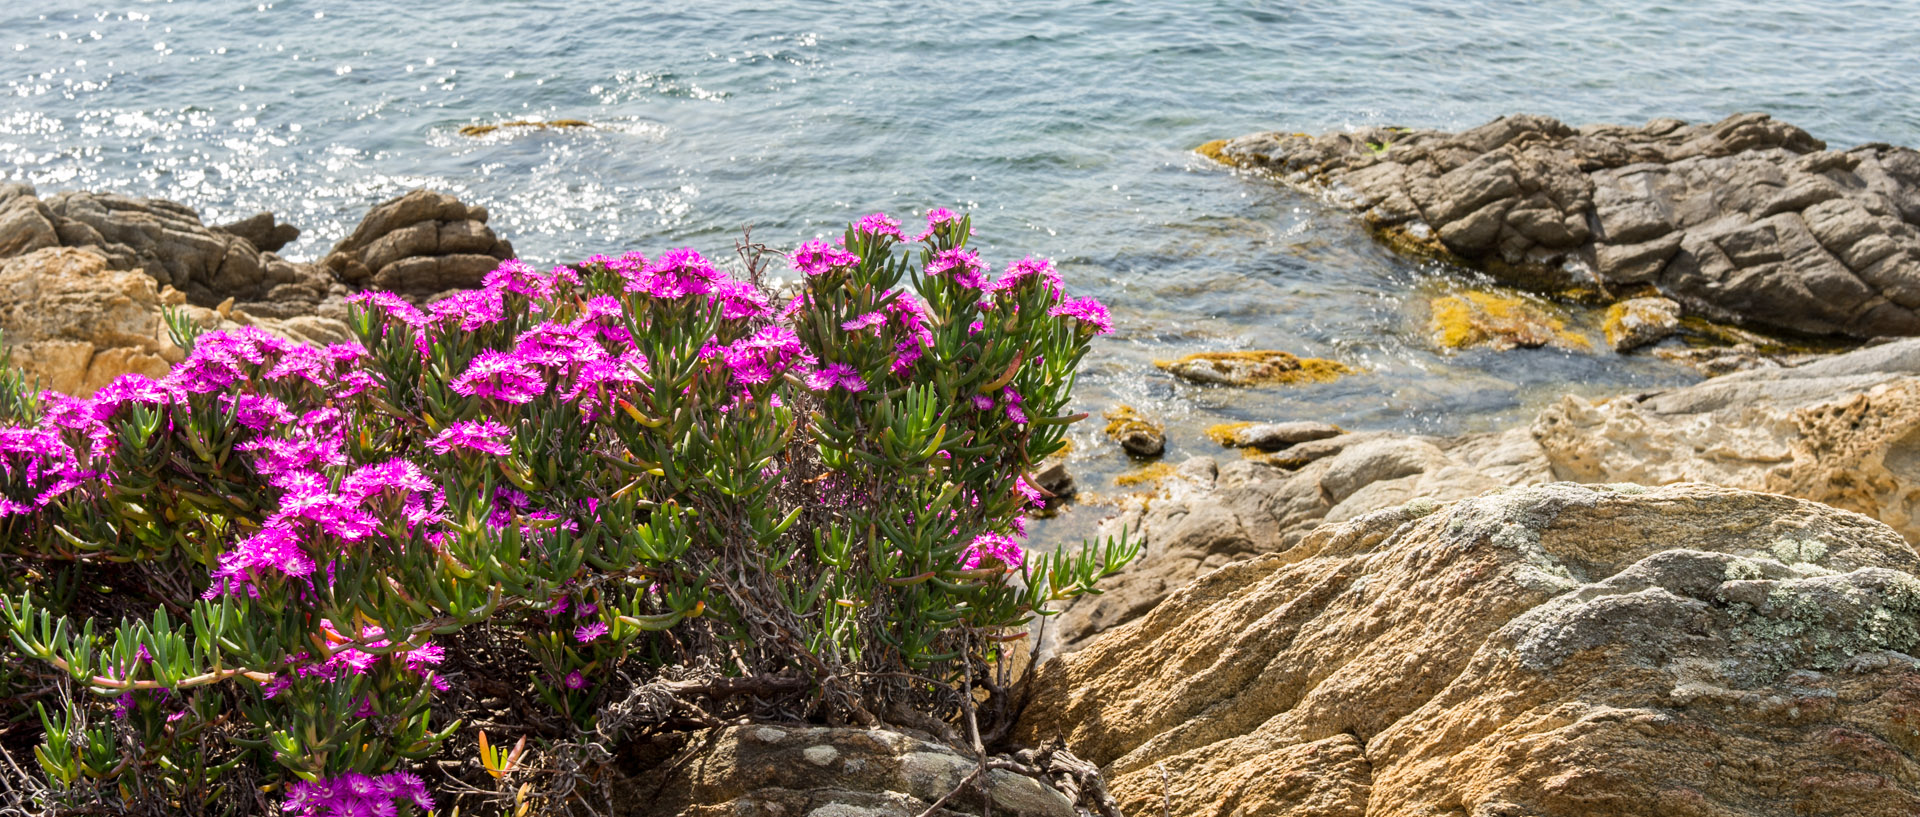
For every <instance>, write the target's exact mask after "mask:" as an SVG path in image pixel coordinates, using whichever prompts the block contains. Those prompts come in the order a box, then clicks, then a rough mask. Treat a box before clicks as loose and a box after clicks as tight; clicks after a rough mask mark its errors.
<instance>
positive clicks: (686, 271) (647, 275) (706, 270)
mask: <svg viewBox="0 0 1920 817" xmlns="http://www.w3.org/2000/svg"><path fill="white" fill-rule="evenodd" d="M622 260H623V261H624V260H625V259H622ZM725 277H726V276H725V275H723V274H721V272H720V270H718V269H715V268H714V266H713V265H712V264H709V263H707V259H705V258H703V257H701V255H700V253H698V252H695V251H693V250H690V249H679V250H668V251H667V254H665V255H662V256H660V257H659V258H657V259H655V260H654V261H653V263H651V264H648V265H647V266H646V268H645V269H644V270H642V271H641V272H640V274H639V275H638V276H635V277H632V278H629V279H628V281H627V286H626V290H627V291H628V292H645V293H647V294H648V295H652V296H653V297H655V298H662V299H667V300H672V299H675V298H684V297H686V296H688V295H704V294H706V293H709V292H712V291H713V288H714V286H715V285H716V284H718V283H719V282H720V281H721V279H723V278H725Z"/></svg>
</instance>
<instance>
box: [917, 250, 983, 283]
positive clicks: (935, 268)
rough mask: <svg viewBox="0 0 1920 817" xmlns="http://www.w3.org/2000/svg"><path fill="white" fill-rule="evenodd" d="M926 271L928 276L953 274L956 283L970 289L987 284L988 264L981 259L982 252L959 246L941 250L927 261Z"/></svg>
mask: <svg viewBox="0 0 1920 817" xmlns="http://www.w3.org/2000/svg"><path fill="white" fill-rule="evenodd" d="M926 273H927V276H928V277H933V276H936V275H951V276H953V282H954V283H956V284H959V285H961V286H963V287H966V288H968V289H980V288H982V287H985V286H986V285H987V265H986V263H985V262H983V261H981V260H980V254H979V253H976V252H971V251H968V250H963V249H961V248H959V247H955V248H953V249H950V250H941V251H940V254H939V255H936V256H934V257H933V260H932V261H930V262H928V263H927V269H926Z"/></svg>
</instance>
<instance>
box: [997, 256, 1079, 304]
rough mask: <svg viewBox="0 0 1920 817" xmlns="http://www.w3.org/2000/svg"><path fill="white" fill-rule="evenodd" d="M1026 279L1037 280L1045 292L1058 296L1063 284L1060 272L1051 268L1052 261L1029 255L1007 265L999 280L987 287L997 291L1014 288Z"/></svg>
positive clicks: (1062, 289)
mask: <svg viewBox="0 0 1920 817" xmlns="http://www.w3.org/2000/svg"><path fill="white" fill-rule="evenodd" d="M1027 281H1039V282H1041V284H1040V285H1041V286H1043V287H1045V288H1046V290H1047V292H1049V293H1052V294H1053V296H1054V297H1056V298H1058V297H1060V293H1061V292H1062V291H1064V285H1063V284H1062V283H1061V282H1060V273H1058V272H1055V271H1054V269H1053V261H1052V260H1050V259H1046V258H1034V257H1033V256H1031V255H1029V256H1027V257H1025V258H1022V259H1020V260H1018V261H1015V262H1013V263H1011V264H1008V265H1007V272H1006V274H1005V275H1002V276H1000V280H998V281H995V282H993V284H992V285H991V286H989V287H987V288H988V289H991V290H995V291H999V290H1007V289H1015V288H1017V287H1019V286H1020V285H1021V284H1023V283H1025V282H1027Z"/></svg>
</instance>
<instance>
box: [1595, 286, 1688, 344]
mask: <svg viewBox="0 0 1920 817" xmlns="http://www.w3.org/2000/svg"><path fill="white" fill-rule="evenodd" d="M1604 330H1605V331H1606V333H1607V343H1608V344H1610V345H1611V346H1613V350H1614V351H1616V352H1628V351H1632V350H1634V349H1638V348H1640V347H1642V346H1646V345H1647V344H1650V343H1658V342H1660V341H1662V340H1665V339H1667V338H1668V337H1671V336H1672V335H1673V333H1675V332H1678V331H1680V305H1679V304H1677V303H1674V302H1673V300H1671V299H1669V298H1628V299H1627V300H1624V301H1621V302H1619V303H1616V304H1614V305H1613V306H1610V307H1608V308H1607V319H1606V323H1605V324H1604Z"/></svg>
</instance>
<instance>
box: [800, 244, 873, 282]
mask: <svg viewBox="0 0 1920 817" xmlns="http://www.w3.org/2000/svg"><path fill="white" fill-rule="evenodd" d="M788 261H789V262H790V263H791V264H793V268H794V269H797V270H799V271H801V272H803V273H805V274H807V275H820V274H822V273H825V272H827V271H829V270H833V269H837V268H840V267H851V266H854V265H856V264H858V263H860V256H857V255H854V254H853V253H850V252H847V251H846V250H843V249H840V248H839V247H834V246H830V245H828V244H827V242H825V241H821V240H820V239H817V238H816V239H814V240H812V241H808V242H805V243H803V244H801V245H800V246H798V247H795V248H794V249H793V255H791V256H789V257H788Z"/></svg>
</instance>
